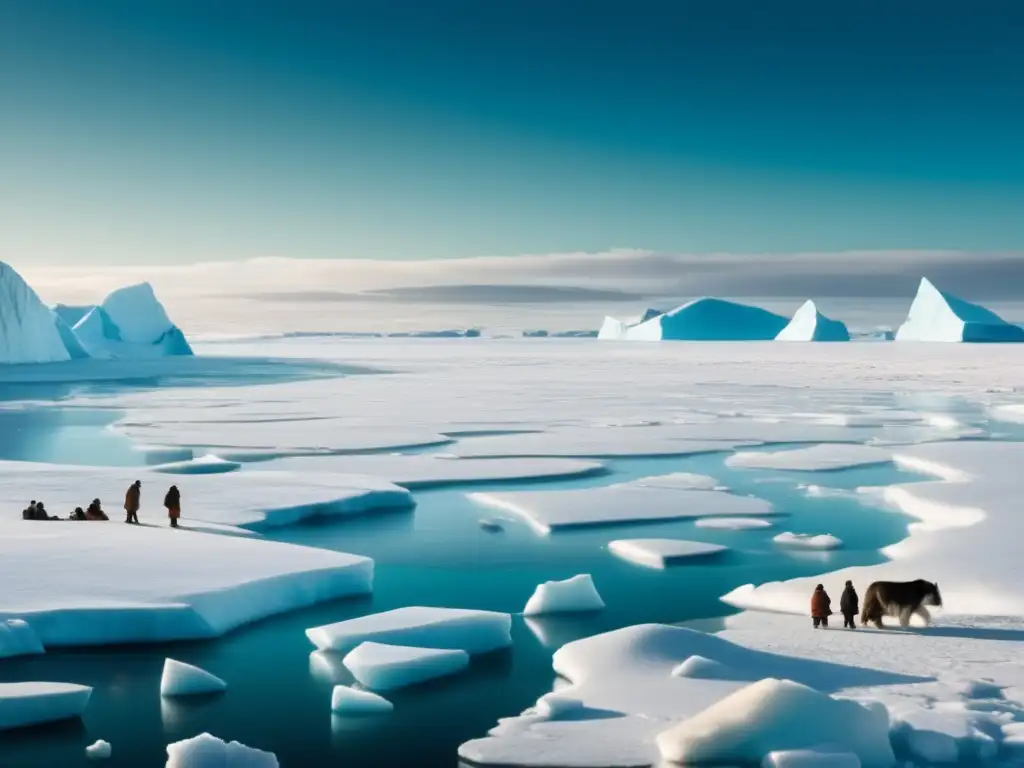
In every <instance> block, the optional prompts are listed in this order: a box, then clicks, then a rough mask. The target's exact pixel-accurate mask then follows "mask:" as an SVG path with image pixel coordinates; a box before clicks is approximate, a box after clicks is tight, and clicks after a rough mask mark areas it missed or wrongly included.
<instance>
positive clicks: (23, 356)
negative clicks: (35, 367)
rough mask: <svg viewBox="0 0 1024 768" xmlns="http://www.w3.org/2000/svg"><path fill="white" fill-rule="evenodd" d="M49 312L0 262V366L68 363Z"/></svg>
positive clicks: (18, 276)
mask: <svg viewBox="0 0 1024 768" xmlns="http://www.w3.org/2000/svg"><path fill="white" fill-rule="evenodd" d="M70 359H71V355H70V354H68V350H67V348H66V347H65V346H64V342H63V341H61V337H60V332H59V331H58V330H57V324H56V322H55V321H54V317H53V315H52V314H51V313H50V310H49V309H47V307H46V306H45V305H44V304H43V302H42V301H40V300H39V296H37V295H36V292H35V291H33V290H32V289H31V288H30V287H29V285H28V283H26V282H25V281H24V280H22V278H21V275H19V274H18V273H17V272H15V271H14V270H13V269H12V268H11V267H9V266H8V265H7V264H5V263H3V262H2V261H0V364H6V363H52V362H59V361H62V360H70Z"/></svg>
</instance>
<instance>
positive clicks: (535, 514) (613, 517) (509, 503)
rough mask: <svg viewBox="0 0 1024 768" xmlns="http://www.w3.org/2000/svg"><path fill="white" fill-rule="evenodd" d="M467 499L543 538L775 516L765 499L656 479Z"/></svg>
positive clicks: (479, 496)
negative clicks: (564, 531) (576, 530)
mask: <svg viewBox="0 0 1024 768" xmlns="http://www.w3.org/2000/svg"><path fill="white" fill-rule="evenodd" d="M668 477H669V478H672V477H675V475H669V476H668ZM469 498H470V499H472V500H474V501H476V502H478V503H480V504H483V505H485V506H488V507H493V508H495V509H500V510H502V511H504V512H509V513H512V514H515V515H517V516H518V517H520V518H522V519H524V520H525V521H526V522H527V523H529V524H530V526H531V527H532V528H533V529H534V530H535V531H536V532H537V533H540V534H549V533H551V532H552V531H556V530H558V529H561V528H572V527H575V526H586V525H612V524H615V523H632V522H639V521H644V520H682V519H687V518H698V517H713V516H729V517H735V516H756V515H768V514H771V513H772V505H771V504H770V503H768V502H767V501H764V500H763V499H758V498H754V497H751V496H737V495H735V494H731V493H728V492H726V491H705V490H687V489H685V488H684V489H682V490H680V489H679V488H678V487H677V486H676V485H675V484H674V483H673V482H672V481H669V482H667V483H666V484H664V485H662V484H660V483H659V482H658V478H643V479H641V480H636V481H630V482H625V483H617V484H614V485H608V486H602V487H597V488H584V489H580V490H557V491H511V492H504V493H472V494H469Z"/></svg>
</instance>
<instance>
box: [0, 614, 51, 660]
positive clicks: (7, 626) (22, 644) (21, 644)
mask: <svg viewBox="0 0 1024 768" xmlns="http://www.w3.org/2000/svg"><path fill="white" fill-rule="evenodd" d="M44 651H45V649H44V648H43V644H42V643H41V642H39V636H38V635H37V634H36V631H35V630H34V629H32V626H31V625H30V624H29V623H28V622H27V621H23V620H22V619H7V621H3V620H0V659H7V658H10V657H12V656H30V655H35V654H39V653H43V652H44Z"/></svg>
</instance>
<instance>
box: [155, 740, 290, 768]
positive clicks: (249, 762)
mask: <svg viewBox="0 0 1024 768" xmlns="http://www.w3.org/2000/svg"><path fill="white" fill-rule="evenodd" d="M165 768H278V762H277V757H276V756H275V755H274V754H273V753H272V752H264V751H262V750H259V749H254V748H253V747H247V746H246V745H245V744H239V743H238V742H237V741H230V742H224V741H222V740H221V739H218V738H217V737H216V736H211V735H210V734H208V733H201V734H199V735H198V736H194V737H193V738H191V739H185V740H184V741H176V742H174V743H173V744H168V745H167V764H166V766H165Z"/></svg>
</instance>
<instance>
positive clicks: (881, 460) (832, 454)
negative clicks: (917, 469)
mask: <svg viewBox="0 0 1024 768" xmlns="http://www.w3.org/2000/svg"><path fill="white" fill-rule="evenodd" d="M890 461H892V451H891V450H884V449H882V448H876V447H874V446H870V445H857V444H852V443H851V444H846V443H831V444H827V445H824V444H823V445H812V446H810V447H808V448H797V449H795V450H787V451H775V452H767V451H765V452H762V451H744V452H742V453H736V454H733V455H732V456H730V457H729V458H727V459H726V460H725V463H726V465H727V466H730V467H742V468H745V469H781V470H789V471H798V472H827V471H833V470H838V469H849V468H851V467H861V466H865V465H870V464H885V463H888V462H890Z"/></svg>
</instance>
